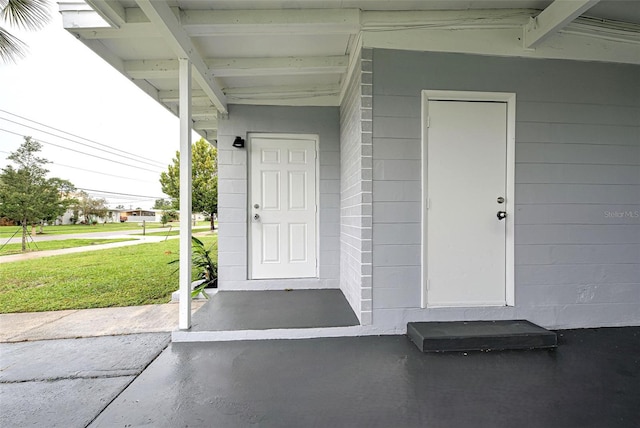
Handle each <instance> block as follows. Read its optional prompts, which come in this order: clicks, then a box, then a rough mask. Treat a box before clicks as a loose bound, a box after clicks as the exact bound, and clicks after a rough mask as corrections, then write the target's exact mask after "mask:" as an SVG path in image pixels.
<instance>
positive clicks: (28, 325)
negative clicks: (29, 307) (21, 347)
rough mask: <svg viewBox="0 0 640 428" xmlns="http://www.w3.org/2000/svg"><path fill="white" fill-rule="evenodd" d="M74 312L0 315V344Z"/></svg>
mask: <svg viewBox="0 0 640 428" xmlns="http://www.w3.org/2000/svg"><path fill="white" fill-rule="evenodd" d="M75 312H76V311H75V310H69V311H51V312H38V313H31V312H27V313H21V314H0V342H8V341H11V339H12V338H13V337H15V336H17V335H19V334H23V333H28V332H29V331H31V330H33V329H36V328H38V327H42V326H44V325H46V324H50V323H52V322H55V321H58V320H60V319H62V318H64V317H67V316H69V315H71V314H73V313H75Z"/></svg>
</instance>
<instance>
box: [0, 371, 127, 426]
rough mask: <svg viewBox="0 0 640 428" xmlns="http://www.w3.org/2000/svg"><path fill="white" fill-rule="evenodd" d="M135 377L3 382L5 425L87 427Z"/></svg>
mask: <svg viewBox="0 0 640 428" xmlns="http://www.w3.org/2000/svg"><path fill="white" fill-rule="evenodd" d="M133 378H134V377H133V376H124V377H115V378H101V379H62V380H56V381H45V382H21V383H11V384H1V385H0V426H2V427H28V426H33V427H62V428H69V427H85V426H87V425H88V424H89V423H90V422H91V421H92V420H93V418H95V417H96V415H98V414H99V413H100V412H101V411H102V409H104V408H105V407H106V406H107V404H109V403H110V402H111V401H112V400H113V399H114V398H115V397H116V396H117V395H118V394H119V393H120V391H122V390H123V389H124V388H126V387H127V385H128V384H129V383H130V382H131V381H132V380H133Z"/></svg>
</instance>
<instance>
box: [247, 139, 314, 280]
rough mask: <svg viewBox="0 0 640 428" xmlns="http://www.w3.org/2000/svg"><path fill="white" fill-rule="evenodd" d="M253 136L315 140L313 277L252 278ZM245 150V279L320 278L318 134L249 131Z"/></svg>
mask: <svg viewBox="0 0 640 428" xmlns="http://www.w3.org/2000/svg"><path fill="white" fill-rule="evenodd" d="M254 138H262V139H272V140H278V139H282V140H312V141H314V142H315V173H316V188H315V193H316V195H315V197H316V198H315V199H316V221H315V223H316V228H315V234H316V270H315V277H314V278H280V279H275V280H265V279H263V278H258V279H255V280H254V279H253V273H252V272H251V267H252V266H253V261H252V259H251V256H252V253H253V252H252V251H251V245H253V244H252V243H253V239H252V236H251V201H252V198H251V174H252V165H251V150H252V147H251V146H252V145H251V140H252V139H254ZM245 144H246V150H247V218H246V222H247V249H246V251H247V279H248V280H249V281H261V282H263V281H280V283H281V284H282V281H288V280H296V279H302V280H304V279H318V278H320V136H319V135H317V134H279V133H262V132H249V133H247V138H246V143H245ZM281 288H282V287H281Z"/></svg>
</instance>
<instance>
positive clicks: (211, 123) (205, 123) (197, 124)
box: [193, 120, 218, 130]
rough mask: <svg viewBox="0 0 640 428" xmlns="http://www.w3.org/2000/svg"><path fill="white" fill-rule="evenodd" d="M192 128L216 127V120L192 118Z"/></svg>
mask: <svg viewBox="0 0 640 428" xmlns="http://www.w3.org/2000/svg"><path fill="white" fill-rule="evenodd" d="M193 129H195V130H202V129H218V120H194V121H193Z"/></svg>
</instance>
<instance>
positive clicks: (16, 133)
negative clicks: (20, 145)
mask: <svg viewBox="0 0 640 428" xmlns="http://www.w3.org/2000/svg"><path fill="white" fill-rule="evenodd" d="M0 131H4V132H7V133H9V134H13V135H18V136H20V137H22V136H23V135H22V134H20V133H18V132H13V131H9V130H8V129H4V128H0ZM37 141H38V142H40V143H42V144H49V145H51V146H55V147H59V148H61V149H65V150H69V151H72V152H75V153H80V154H83V155H86V156H90V157H94V158H97V159H102V160H105V161H107V162H113V163H117V164H120V165H124V166H128V167H131V168H135V169H142V170H145V171H149V172H153V173H156V174H157V173H158V172H159V171H154V170H151V169H148V168H143V167H141V166H136V165H131V164H128V163H124V162H120V161H116V160H113V159H108V158H104V157H102V156H98V155H93V154H91V153H86V152H81V151H80V150H76V149H72V148H70V147H65V146H61V145H59V144H55V143H51V142H48V141H44V140H41V139H38V140H37Z"/></svg>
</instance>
